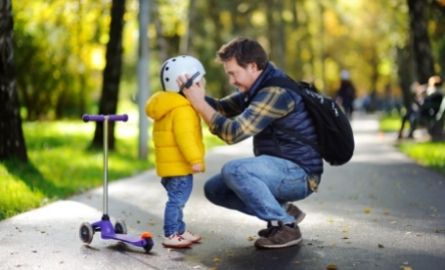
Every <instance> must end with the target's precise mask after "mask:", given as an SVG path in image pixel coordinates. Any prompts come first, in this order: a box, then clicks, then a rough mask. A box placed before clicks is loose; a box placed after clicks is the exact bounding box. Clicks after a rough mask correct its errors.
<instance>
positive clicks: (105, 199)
mask: <svg viewBox="0 0 445 270" xmlns="http://www.w3.org/2000/svg"><path fill="white" fill-rule="evenodd" d="M103 128H104V155H103V158H104V181H103V182H104V183H103V185H104V186H103V193H104V194H103V196H102V199H103V203H102V207H103V214H104V215H108V116H105V118H104V125H103Z"/></svg>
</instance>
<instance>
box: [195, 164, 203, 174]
mask: <svg viewBox="0 0 445 270" xmlns="http://www.w3.org/2000/svg"><path fill="white" fill-rule="evenodd" d="M202 169H203V168H202V164H201V163H195V164H192V171H193V172H194V173H197V172H202Z"/></svg>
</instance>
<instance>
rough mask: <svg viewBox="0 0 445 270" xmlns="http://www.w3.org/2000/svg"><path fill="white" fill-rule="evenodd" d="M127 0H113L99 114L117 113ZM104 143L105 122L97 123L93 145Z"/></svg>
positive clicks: (110, 129) (111, 138) (110, 140)
mask: <svg viewBox="0 0 445 270" xmlns="http://www.w3.org/2000/svg"><path fill="white" fill-rule="evenodd" d="M124 13H125V0H113V2H112V6H111V24H110V39H109V41H108V44H107V52H106V64H105V70H104V73H103V82H102V85H103V86H102V93H101V97H100V101H99V102H100V103H99V114H115V113H116V111H117V101H118V98H119V83H120V77H121V69H122V50H123V49H122V31H123V28H124ZM114 141H115V139H114V122H110V123H109V125H108V146H109V149H110V150H113V149H114ZM102 145H103V123H102V122H97V123H96V130H95V133H94V139H93V145H92V146H93V147H97V148H100V147H102Z"/></svg>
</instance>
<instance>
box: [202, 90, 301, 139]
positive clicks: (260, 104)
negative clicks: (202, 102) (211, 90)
mask: <svg viewBox="0 0 445 270" xmlns="http://www.w3.org/2000/svg"><path fill="white" fill-rule="evenodd" d="M246 99H247V95H246V94H244V93H241V92H237V93H234V94H232V95H229V96H227V97H225V98H223V99H220V100H216V99H213V98H211V97H206V100H207V102H208V103H209V104H210V105H211V106H212V107H213V108H214V109H215V110H216V111H217V112H216V113H215V114H214V115H213V117H212V119H211V123H210V125H209V128H210V131H211V132H212V133H213V134H216V135H218V136H219V137H220V138H221V139H222V140H224V141H225V142H226V143H228V144H234V143H237V142H240V141H242V140H244V139H246V138H248V137H250V136H254V135H256V134H258V133H260V132H261V131H262V130H263V129H265V128H266V127H267V126H268V125H269V124H271V123H272V122H273V121H274V120H276V119H279V118H281V117H283V116H285V115H287V114H288V113H290V112H292V111H293V110H294V108H295V101H294V100H293V99H292V97H291V96H290V95H289V94H288V93H287V91H286V90H285V89H283V88H280V87H267V88H263V89H261V90H259V91H258V93H257V94H256V95H255V96H254V97H253V99H252V101H251V102H250V104H249V106H248V107H247V108H245V105H244V104H245V102H246V101H247V100H246Z"/></svg>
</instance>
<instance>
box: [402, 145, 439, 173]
mask: <svg viewBox="0 0 445 270" xmlns="http://www.w3.org/2000/svg"><path fill="white" fill-rule="evenodd" d="M398 147H399V149H400V151H402V152H403V153H405V154H407V155H408V156H410V157H411V158H413V159H415V160H416V161H417V162H418V163H419V164H421V165H424V166H426V167H428V168H431V169H433V170H436V171H438V172H439V173H442V174H444V175H445V142H421V143H414V142H404V143H401V144H400V145H399V146H398Z"/></svg>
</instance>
